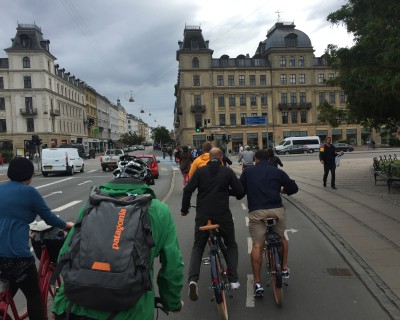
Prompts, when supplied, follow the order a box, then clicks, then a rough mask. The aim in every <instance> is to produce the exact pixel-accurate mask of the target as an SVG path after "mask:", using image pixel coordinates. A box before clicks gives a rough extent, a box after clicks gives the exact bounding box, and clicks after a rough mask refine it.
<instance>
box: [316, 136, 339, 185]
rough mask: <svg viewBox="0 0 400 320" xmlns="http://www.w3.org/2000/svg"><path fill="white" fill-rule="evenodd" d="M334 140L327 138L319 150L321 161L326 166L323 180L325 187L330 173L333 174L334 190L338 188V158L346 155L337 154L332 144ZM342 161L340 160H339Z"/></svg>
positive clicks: (332, 183)
mask: <svg viewBox="0 0 400 320" xmlns="http://www.w3.org/2000/svg"><path fill="white" fill-rule="evenodd" d="M331 141H332V138H331V137H326V139H325V143H324V144H323V145H322V146H321V148H320V149H319V161H320V162H321V164H322V165H323V166H324V176H323V178H322V181H323V186H324V187H326V181H327V179H328V174H329V171H330V172H331V187H332V189H337V188H336V173H335V171H336V157H337V156H339V157H340V156H342V155H343V154H344V152H343V151H341V152H340V153H337V152H336V148H335V146H334V145H333V144H331ZM339 160H340V158H339Z"/></svg>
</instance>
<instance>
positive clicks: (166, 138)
mask: <svg viewBox="0 0 400 320" xmlns="http://www.w3.org/2000/svg"><path fill="white" fill-rule="evenodd" d="M151 138H152V139H153V140H154V142H157V143H158V142H160V141H161V144H166V143H168V142H170V141H171V138H170V135H169V131H168V129H167V128H166V127H164V126H161V127H160V126H158V127H156V128H153V129H151Z"/></svg>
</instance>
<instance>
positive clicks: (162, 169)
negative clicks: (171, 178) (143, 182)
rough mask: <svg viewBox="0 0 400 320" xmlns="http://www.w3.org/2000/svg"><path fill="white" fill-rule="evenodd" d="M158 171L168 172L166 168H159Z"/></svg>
mask: <svg viewBox="0 0 400 320" xmlns="http://www.w3.org/2000/svg"><path fill="white" fill-rule="evenodd" d="M159 170H161V171H168V169H167V168H160V169H159Z"/></svg>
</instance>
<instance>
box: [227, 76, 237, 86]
mask: <svg viewBox="0 0 400 320" xmlns="http://www.w3.org/2000/svg"><path fill="white" fill-rule="evenodd" d="M234 85H235V76H234V75H228V86H234Z"/></svg>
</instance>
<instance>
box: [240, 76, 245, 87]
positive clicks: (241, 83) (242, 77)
mask: <svg viewBox="0 0 400 320" xmlns="http://www.w3.org/2000/svg"><path fill="white" fill-rule="evenodd" d="M245 84H246V82H245V80H244V75H240V76H239V86H244V85H245Z"/></svg>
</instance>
